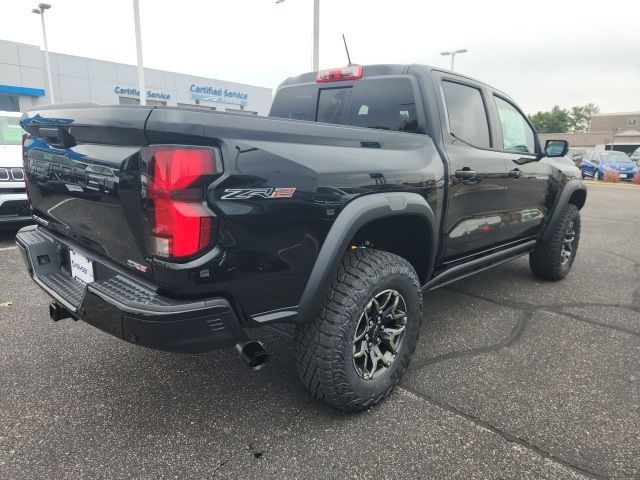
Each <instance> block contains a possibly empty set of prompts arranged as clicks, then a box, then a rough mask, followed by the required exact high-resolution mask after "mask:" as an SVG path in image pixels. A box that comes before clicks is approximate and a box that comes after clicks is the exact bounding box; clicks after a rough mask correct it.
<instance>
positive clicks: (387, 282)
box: [295, 249, 422, 411]
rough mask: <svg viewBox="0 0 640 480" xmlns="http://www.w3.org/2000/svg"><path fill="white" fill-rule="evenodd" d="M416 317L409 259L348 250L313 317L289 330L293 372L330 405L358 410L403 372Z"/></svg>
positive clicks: (416, 286)
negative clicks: (292, 343) (293, 351)
mask: <svg viewBox="0 0 640 480" xmlns="http://www.w3.org/2000/svg"><path fill="white" fill-rule="evenodd" d="M421 320H422V296H421V289H420V283H419V280H418V277H417V275H416V273H415V271H414V269H413V267H412V266H411V264H409V262H407V261H406V260H404V259H403V258H401V257H399V256H397V255H394V254H391V253H387V252H383V251H379V250H373V249H371V250H369V249H367V250H357V251H356V252H352V253H348V254H347V255H345V256H344V258H343V259H342V262H341V263H340V266H339V268H338V272H337V274H336V277H335V278H334V280H333V281H332V283H331V285H330V286H329V288H328V290H327V291H326V292H325V293H324V298H323V301H322V307H321V309H320V311H319V312H318V313H317V315H316V317H315V318H314V319H313V320H312V321H311V322H310V323H307V324H303V325H299V326H298V327H297V329H296V344H295V348H296V360H297V362H296V363H297V367H298V373H299V375H300V378H301V380H302V382H303V383H304V385H305V386H306V387H307V388H308V389H309V391H310V392H311V394H312V395H314V396H315V397H316V398H318V399H321V400H324V401H326V402H327V403H329V404H330V405H332V406H334V407H335V408H338V409H340V410H343V411H361V410H364V409H366V408H368V407H370V406H372V405H374V404H376V403H378V402H379V401H381V400H382V399H384V398H385V397H386V396H387V395H389V393H391V391H392V390H393V388H394V387H395V385H396V384H397V383H398V381H399V380H400V378H401V377H402V375H403V373H404V371H405V369H406V368H407V365H408V364H409V361H410V359H411V356H412V354H413V351H414V349H415V346H416V342H417V340H418V334H419V330H420V323H421Z"/></svg>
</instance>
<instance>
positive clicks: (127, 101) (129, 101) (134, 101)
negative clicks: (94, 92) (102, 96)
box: [118, 97, 140, 105]
mask: <svg viewBox="0 0 640 480" xmlns="http://www.w3.org/2000/svg"><path fill="white" fill-rule="evenodd" d="M118 102H119V103H120V105H140V99H139V98H131V97H118Z"/></svg>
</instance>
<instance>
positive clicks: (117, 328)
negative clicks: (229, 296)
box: [16, 226, 244, 353]
mask: <svg viewBox="0 0 640 480" xmlns="http://www.w3.org/2000/svg"><path fill="white" fill-rule="evenodd" d="M16 243H17V244H18V246H19V247H20V248H19V250H20V252H21V253H22V255H23V258H24V260H25V263H26V265H27V267H28V269H29V273H30V274H31V276H32V278H33V280H34V281H35V282H36V283H37V284H38V285H39V286H40V287H41V288H42V289H43V290H44V291H45V292H46V293H47V294H49V295H50V296H51V297H52V298H53V299H54V300H55V302H56V303H58V304H59V305H61V306H62V307H64V308H65V309H66V310H68V311H69V312H70V313H71V315H72V316H73V317H74V318H77V319H79V320H83V321H85V322H87V323H89V324H91V325H93V326H95V327H97V328H99V329H101V330H103V331H105V332H107V333H110V334H111V335H114V336H116V337H118V338H121V339H123V340H125V341H128V342H131V343H135V344H137V345H142V346H145V347H149V348H155V349H158V350H166V351H174V352H183V353H198V352H203V351H208V350H213V349H216V348H222V347H228V346H231V345H234V344H235V343H237V342H238V341H240V340H241V339H242V338H243V337H244V335H243V332H242V328H241V326H240V322H239V320H238V317H237V315H236V314H235V312H234V310H233V308H232V307H231V304H230V303H229V302H228V301H227V300H226V299H225V298H207V299H198V300H175V299H171V298H168V297H164V296H162V295H160V294H159V293H158V291H157V289H156V288H154V287H153V286H152V285H149V284H148V283H146V282H144V281H139V280H138V279H136V278H134V277H133V276H130V275H127V274H126V272H123V271H121V270H119V271H117V270H115V269H114V268H110V266H108V265H106V264H105V263H103V262H100V261H99V260H97V259H96V258H94V257H92V256H91V254H90V252H87V251H85V250H83V249H82V248H81V247H77V246H75V245H72V248H73V249H74V250H77V251H79V252H81V253H83V254H85V255H87V256H88V257H89V258H91V259H92V260H93V261H94V262H95V263H101V266H102V267H104V269H103V268H101V271H103V270H104V271H107V272H109V273H107V274H106V275H103V277H104V278H100V279H97V280H96V281H95V282H93V283H90V284H85V283H83V282H81V281H79V280H76V279H74V278H72V277H71V275H70V274H69V272H68V270H67V269H66V266H65V264H64V262H65V260H64V252H65V250H66V249H67V248H68V247H69V246H70V245H69V244H68V243H67V242H66V241H64V240H63V239H61V238H59V237H57V236H56V235H54V234H53V233H51V232H49V231H47V230H45V229H44V228H42V227H38V226H29V227H25V228H22V229H21V230H20V231H19V232H18V234H17V235H16Z"/></svg>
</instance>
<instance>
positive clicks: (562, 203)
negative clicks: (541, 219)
mask: <svg viewBox="0 0 640 480" xmlns="http://www.w3.org/2000/svg"><path fill="white" fill-rule="evenodd" d="M577 191H584V196H585V202H586V198H587V187H585V186H584V183H582V180H578V179H577V178H576V179H572V180H569V181H568V182H567V183H566V185H565V186H564V188H563V189H562V191H561V192H560V194H559V195H558V199H557V200H556V204H555V205H554V207H553V211H552V212H551V216H550V218H549V221H548V222H547V226H546V228H545V229H544V231H543V232H542V235H541V236H540V240H541V241H543V242H544V241H547V240H548V239H549V237H550V236H551V233H552V232H553V227H554V225H555V224H556V223H558V220H559V218H560V214H561V213H562V210H564V207H566V206H567V205H568V204H569V200H570V199H571V196H572V195H573V194H574V193H575V192H577ZM583 206H584V202H583V203H582V205H578V209H581V208H582V207H583Z"/></svg>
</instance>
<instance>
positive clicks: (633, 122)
mask: <svg viewBox="0 0 640 480" xmlns="http://www.w3.org/2000/svg"><path fill="white" fill-rule="evenodd" d="M627 126H628V127H637V126H638V119H637V118H630V119H629V120H627Z"/></svg>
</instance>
